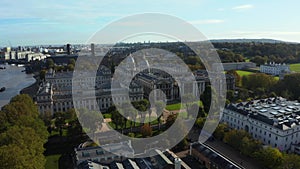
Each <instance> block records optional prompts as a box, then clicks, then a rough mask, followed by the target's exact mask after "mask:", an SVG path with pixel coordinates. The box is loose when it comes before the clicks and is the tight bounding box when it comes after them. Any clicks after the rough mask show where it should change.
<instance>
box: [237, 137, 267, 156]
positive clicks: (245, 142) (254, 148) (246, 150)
mask: <svg viewBox="0 0 300 169" xmlns="http://www.w3.org/2000/svg"><path fill="white" fill-rule="evenodd" d="M261 148H262V144H261V142H260V141H258V140H254V139H252V138H249V137H244V138H243V139H242V145H241V149H240V151H241V152H242V154H244V155H247V156H250V157H253V156H254V153H255V152H258V151H259V150H260V149H261Z"/></svg>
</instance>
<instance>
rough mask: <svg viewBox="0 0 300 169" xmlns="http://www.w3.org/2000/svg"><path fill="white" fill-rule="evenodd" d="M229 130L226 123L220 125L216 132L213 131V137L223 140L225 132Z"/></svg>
mask: <svg viewBox="0 0 300 169" xmlns="http://www.w3.org/2000/svg"><path fill="white" fill-rule="evenodd" d="M228 130H229V126H228V125H227V124H226V123H220V124H219V125H218V127H217V128H216V130H215V131H214V133H213V135H214V137H216V138H217V139H219V140H223V138H224V136H225V132H227V131H228Z"/></svg>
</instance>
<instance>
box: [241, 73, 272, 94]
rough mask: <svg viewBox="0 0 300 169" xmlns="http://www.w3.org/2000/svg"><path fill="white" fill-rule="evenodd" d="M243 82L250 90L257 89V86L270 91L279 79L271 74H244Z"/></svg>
mask: <svg viewBox="0 0 300 169" xmlns="http://www.w3.org/2000/svg"><path fill="white" fill-rule="evenodd" d="M257 82H259V83H257ZM242 83H243V87H245V88H247V89H249V90H256V89H257V88H261V89H263V90H265V91H269V90H271V88H272V87H274V86H275V85H276V83H277V81H276V79H275V78H274V77H273V76H271V75H266V74H263V73H255V74H251V75H249V76H243V79H242Z"/></svg>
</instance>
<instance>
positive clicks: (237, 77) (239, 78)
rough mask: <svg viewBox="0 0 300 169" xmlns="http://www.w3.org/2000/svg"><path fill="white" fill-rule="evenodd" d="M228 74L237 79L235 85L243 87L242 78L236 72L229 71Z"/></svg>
mask: <svg viewBox="0 0 300 169" xmlns="http://www.w3.org/2000/svg"><path fill="white" fill-rule="evenodd" d="M226 74H229V75H232V76H233V77H234V79H235V85H236V86H241V84H242V77H241V76H240V75H239V74H238V73H237V72H236V70H229V71H227V72H226Z"/></svg>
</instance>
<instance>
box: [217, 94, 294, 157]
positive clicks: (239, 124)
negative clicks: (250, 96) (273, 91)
mask: <svg viewBox="0 0 300 169" xmlns="http://www.w3.org/2000/svg"><path fill="white" fill-rule="evenodd" d="M222 122H226V123H227V124H228V125H229V126H230V127H231V128H235V129H243V130H246V131H247V132H248V133H249V134H251V136H252V137H253V138H254V139H258V140H260V141H261V142H262V143H263V144H265V145H270V146H272V147H276V148H278V149H279V150H281V151H292V152H293V151H295V149H297V148H295V147H299V146H298V145H299V143H300V103H299V102H297V101H288V100H286V99H284V98H281V97H276V98H268V99H261V100H254V101H249V102H243V103H235V104H229V105H227V106H226V108H225V109H224V113H223V117H222Z"/></svg>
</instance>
